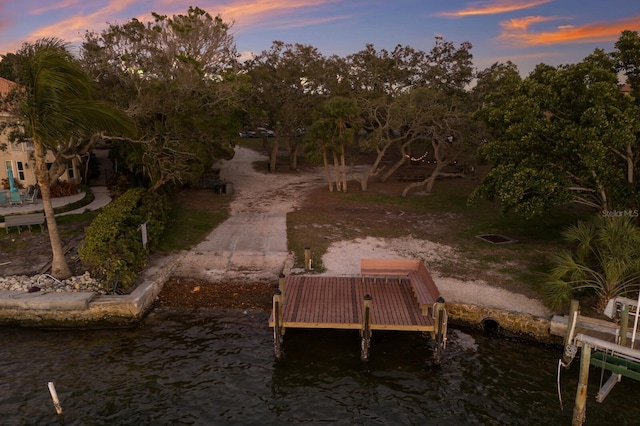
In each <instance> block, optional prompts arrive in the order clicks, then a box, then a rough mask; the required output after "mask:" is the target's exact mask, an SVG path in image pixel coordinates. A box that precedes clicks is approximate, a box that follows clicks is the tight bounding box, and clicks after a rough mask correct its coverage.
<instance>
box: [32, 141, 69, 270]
mask: <svg viewBox="0 0 640 426" xmlns="http://www.w3.org/2000/svg"><path fill="white" fill-rule="evenodd" d="M33 146H34V154H35V157H36V178H37V180H38V185H39V187H40V194H41V195H42V206H43V208H44V216H45V219H46V221H47V231H48V233H49V241H50V242H51V253H52V255H53V260H52V262H51V275H53V276H54V277H56V278H57V279H60V280H64V279H67V278H69V277H71V275H72V274H71V269H69V265H68V264H67V260H66V259H65V257H64V249H63V248H62V240H61V239H60V233H59V232H58V223H57V222H56V217H55V213H54V212H53V206H52V205H51V185H50V183H49V173H48V171H47V162H46V158H45V155H46V150H45V148H44V146H43V145H42V144H41V143H39V142H37V141H35V140H34V142H33Z"/></svg>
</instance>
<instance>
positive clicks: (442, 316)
mask: <svg viewBox="0 0 640 426" xmlns="http://www.w3.org/2000/svg"><path fill="white" fill-rule="evenodd" d="M433 313H434V315H435V319H436V329H435V348H434V349H433V361H434V363H436V364H440V355H441V353H442V351H443V350H444V348H445V346H446V340H447V337H446V336H447V311H446V309H445V305H444V299H443V298H442V297H439V298H438V301H437V302H436V303H435V304H434V305H433Z"/></svg>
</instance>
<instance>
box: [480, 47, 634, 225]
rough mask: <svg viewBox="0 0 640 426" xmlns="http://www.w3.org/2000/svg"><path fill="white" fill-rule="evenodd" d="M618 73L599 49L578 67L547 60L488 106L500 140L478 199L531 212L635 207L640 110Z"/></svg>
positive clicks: (486, 150) (488, 154)
mask: <svg viewBox="0 0 640 426" xmlns="http://www.w3.org/2000/svg"><path fill="white" fill-rule="evenodd" d="M620 53H621V52H620ZM618 72H619V68H618V66H617V62H616V61H615V60H614V59H613V58H612V56H611V55H608V54H606V53H605V52H604V51H602V50H600V49H597V50H596V51H594V53H593V54H591V55H589V56H588V57H586V58H585V59H584V60H583V61H582V62H580V63H577V64H573V65H563V66H559V67H556V68H554V67H551V66H548V65H544V64H541V65H539V66H538V67H536V69H535V70H534V71H533V72H532V73H531V74H530V75H529V76H528V77H527V78H525V79H524V80H523V81H522V82H520V83H519V84H517V87H516V88H515V90H513V91H512V93H511V94H510V96H496V97H494V98H493V99H491V100H492V101H491V102H487V103H485V106H484V108H485V109H484V111H483V112H482V114H481V116H482V117H483V118H484V120H485V122H486V123H487V124H488V125H489V127H490V128H491V131H492V139H491V140H490V141H489V142H488V143H487V144H486V145H485V146H483V148H482V154H483V156H484V158H486V159H487V160H488V162H489V163H490V164H491V165H492V169H491V171H490V172H489V174H488V175H487V176H486V177H485V178H484V180H483V182H482V184H481V186H480V187H479V188H478V189H477V190H476V191H475V192H474V194H473V196H472V199H473V198H475V197H485V198H488V199H490V200H497V201H499V202H500V203H501V205H502V208H503V210H505V211H508V210H513V211H515V212H517V213H520V214H522V215H524V216H527V217H533V216H536V215H540V214H542V213H543V212H545V211H547V210H548V209H550V208H552V207H553V206H557V205H559V204H563V203H567V202H576V203H579V204H583V205H586V206H589V207H592V208H594V209H597V210H607V211H611V210H615V209H618V210H623V209H627V208H635V207H636V206H637V205H638V189H640V188H639V187H638V183H637V179H635V174H636V173H635V170H636V169H637V167H638V161H639V159H640V156H639V153H638V150H639V149H640V146H639V141H640V139H639V138H638V137H639V136H640V109H639V108H638V105H637V103H636V102H635V99H634V97H633V96H627V95H625V94H624V93H623V92H622V91H621V90H620V84H619V82H618ZM502 95H504V93H502Z"/></svg>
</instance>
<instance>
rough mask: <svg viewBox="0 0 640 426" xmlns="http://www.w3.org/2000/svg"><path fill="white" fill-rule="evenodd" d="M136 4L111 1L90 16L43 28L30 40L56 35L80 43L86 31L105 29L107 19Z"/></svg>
mask: <svg viewBox="0 0 640 426" xmlns="http://www.w3.org/2000/svg"><path fill="white" fill-rule="evenodd" d="M135 2H136V0H111V1H110V2H109V3H108V4H107V5H106V6H104V7H103V8H101V9H99V10H97V11H95V12H93V13H90V14H88V15H82V14H78V15H75V16H71V17H69V18H67V19H63V20H62V21H58V22H56V23H54V24H51V25H47V26H45V27H41V28H39V29H37V30H36V31H34V32H33V33H32V34H31V36H30V38H33V39H38V38H41V37H51V36H52V35H55V36H56V37H58V38H61V39H63V40H65V41H67V42H74V41H78V40H80V38H81V37H82V34H83V33H84V31H85V30H87V29H96V28H101V27H104V26H105V21H106V19H105V18H106V17H108V16H114V15H115V14H117V13H119V12H122V11H123V10H126V9H127V8H128V7H129V5H131V4H134V3H135Z"/></svg>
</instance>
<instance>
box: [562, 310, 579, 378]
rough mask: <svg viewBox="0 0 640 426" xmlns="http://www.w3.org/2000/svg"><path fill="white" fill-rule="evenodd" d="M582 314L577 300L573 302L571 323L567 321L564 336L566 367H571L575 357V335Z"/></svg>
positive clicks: (563, 359)
mask: <svg viewBox="0 0 640 426" xmlns="http://www.w3.org/2000/svg"><path fill="white" fill-rule="evenodd" d="M579 314H580V305H579V303H578V301H577V300H573V299H572V300H571V305H570V307H569V321H567V331H566V333H565V334H564V354H563V355H562V364H563V365H564V366H565V367H569V364H571V361H573V357H574V356H575V354H576V353H575V349H574V345H573V337H574V336H573V333H574V331H575V329H576V323H577V322H578V315H579Z"/></svg>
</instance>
